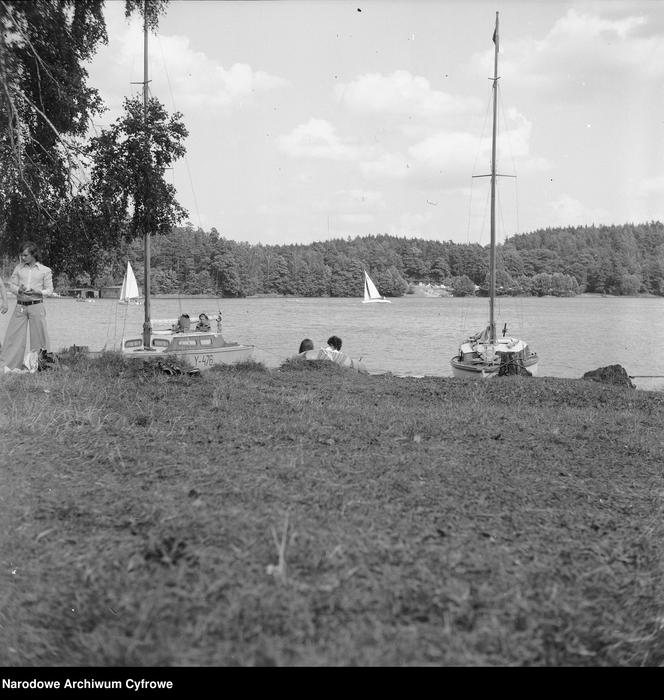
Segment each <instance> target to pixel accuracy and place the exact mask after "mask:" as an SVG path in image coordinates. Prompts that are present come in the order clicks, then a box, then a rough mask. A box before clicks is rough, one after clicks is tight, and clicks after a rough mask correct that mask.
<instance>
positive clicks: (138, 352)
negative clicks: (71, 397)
mask: <svg viewBox="0 0 664 700" xmlns="http://www.w3.org/2000/svg"><path fill="white" fill-rule="evenodd" d="M120 350H121V352H122V355H123V356H124V357H127V358H133V359H140V360H150V359H153V358H155V357H157V358H158V357H164V356H168V357H172V358H173V359H174V360H175V361H176V362H182V363H184V364H186V365H187V366H189V367H195V368H197V369H199V370H206V369H210V368H211V367H214V366H215V365H233V364H237V363H238V362H247V361H248V360H251V358H252V356H253V352H254V346H253V345H241V344H239V343H227V342H226V341H224V339H223V338H222V337H221V335H220V334H217V333H206V332H200V333H199V332H192V333H159V332H156V333H154V334H153V335H152V339H151V345H150V348H148V349H146V348H144V347H143V339H142V338H141V337H133V338H123V339H122V345H121V348H120Z"/></svg>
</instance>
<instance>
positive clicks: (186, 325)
mask: <svg viewBox="0 0 664 700" xmlns="http://www.w3.org/2000/svg"><path fill="white" fill-rule="evenodd" d="M190 328H191V321H190V320H189V314H182V315H181V316H180V318H179V319H178V322H177V323H176V324H175V325H174V326H173V332H174V333H186V332H187V331H188V330H189V329H190Z"/></svg>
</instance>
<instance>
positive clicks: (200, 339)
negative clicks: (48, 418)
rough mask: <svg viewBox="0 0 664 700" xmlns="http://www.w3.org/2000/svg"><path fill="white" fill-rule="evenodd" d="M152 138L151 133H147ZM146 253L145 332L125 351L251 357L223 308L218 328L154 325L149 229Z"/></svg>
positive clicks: (200, 361) (206, 361)
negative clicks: (230, 338) (231, 334)
mask: <svg viewBox="0 0 664 700" xmlns="http://www.w3.org/2000/svg"><path fill="white" fill-rule="evenodd" d="M143 17H144V21H143V107H144V113H145V115H147V105H148V83H149V80H148V23H147V11H145V9H144V12H143ZM148 138H149V134H148ZM143 238H144V254H145V274H144V290H145V316H144V322H143V333H142V335H139V334H138V333H137V334H136V335H134V336H129V337H126V338H123V339H122V343H121V347H120V350H121V352H122V354H123V355H125V356H128V357H132V358H140V359H143V360H146V359H151V358H155V359H156V358H157V357H160V356H161V357H163V356H164V355H168V356H169V357H172V358H173V359H174V360H176V361H181V362H184V363H185V364H187V365H190V366H192V367H194V368H197V369H200V370H204V369H209V368H210V367H213V366H214V365H217V364H234V363H236V362H244V361H246V360H249V359H251V357H252V355H253V351H254V346H253V345H242V344H240V343H234V342H227V341H225V340H224V338H223V336H222V334H221V311H219V313H218V314H216V315H210V314H207V315H208V317H209V319H210V320H214V321H215V322H216V328H215V329H212V328H211V327H210V328H209V329H207V330H196V328H195V327H194V328H189V327H188V324H187V326H186V327H184V328H183V326H182V325H181V324H175V325H172V321H171V320H168V321H167V325H168V326H169V327H168V328H164V329H155V330H153V327H152V319H151V317H150V232H149V231H144V237H143Z"/></svg>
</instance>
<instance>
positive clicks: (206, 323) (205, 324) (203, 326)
mask: <svg viewBox="0 0 664 700" xmlns="http://www.w3.org/2000/svg"><path fill="white" fill-rule="evenodd" d="M196 330H197V331H209V330H210V319H209V318H208V317H207V314H199V316H198V323H197V324H196Z"/></svg>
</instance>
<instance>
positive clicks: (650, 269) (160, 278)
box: [55, 222, 664, 297]
mask: <svg viewBox="0 0 664 700" xmlns="http://www.w3.org/2000/svg"><path fill="white" fill-rule="evenodd" d="M143 254H144V253H143V244H142V241H140V240H138V239H135V240H134V241H132V242H129V243H124V244H123V245H121V246H120V247H119V248H118V249H117V250H115V251H113V252H106V253H105V254H104V255H105V260H104V261H103V262H101V263H98V265H97V268H98V269H99V274H97V276H96V277H95V279H91V278H90V275H89V274H88V273H82V274H80V275H78V276H77V278H76V279H70V278H69V277H68V276H67V275H66V274H60V275H58V274H57V270H56V271H55V272H56V283H57V287H58V288H60V289H65V288H67V287H73V286H84V285H90V286H94V287H102V286H107V285H113V284H120V283H121V282H122V276H123V273H124V270H125V267H126V261H127V260H129V261H130V262H131V263H132V266H133V267H134V270H135V272H136V276H137V278H138V280H139V284H141V283H142V279H143V270H144V259H143ZM496 259H497V273H496V285H497V290H498V293H499V294H511V295H532V296H544V295H553V296H570V295H575V294H579V293H582V292H596V293H602V294H613V295H633V294H655V295H664V224H662V223H660V222H650V223H645V224H624V225H613V226H584V227H567V228H552V229H545V230H539V231H534V232H532V233H526V234H519V235H515V236H512V237H511V238H508V239H507V240H506V241H505V243H504V244H502V245H499V246H498V247H497V256H496ZM363 269H366V270H367V271H368V272H369V274H370V275H371V277H372V279H373V280H374V282H375V283H376V286H377V287H378V289H379V290H380V292H381V293H382V294H384V295H386V296H392V297H397V296H402V295H404V294H407V293H408V291H409V287H410V286H411V285H414V284H417V283H420V282H422V283H430V284H433V285H445V286H446V287H448V288H449V290H450V292H451V293H452V294H454V295H455V296H464V295H470V294H483V293H486V290H487V289H488V276H489V249H488V246H484V247H483V246H480V245H478V244H461V243H453V242H451V241H447V242H441V241H431V240H423V239H418V238H403V237H398V236H388V235H376V236H365V237H356V238H347V239H334V240H327V241H320V242H315V243H310V244H307V245H303V244H289V245H261V244H249V243H238V242H235V241H233V240H229V239H226V238H225V237H222V236H220V235H219V233H218V232H217V230H216V229H214V228H213V229H212V230H211V231H209V232H206V231H203V230H202V229H200V228H199V229H195V228H194V227H193V226H191V225H188V226H185V227H175V228H173V229H172V230H171V232H170V233H167V234H160V235H155V236H153V237H152V240H151V278H150V279H151V290H152V292H153V293H154V294H173V293H182V294H211V295H219V296H224V297H242V296H251V295H254V294H279V295H296V296H305V297H320V296H332V297H358V296H362V289H363V277H362V270H363ZM478 287H479V289H478Z"/></svg>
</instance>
